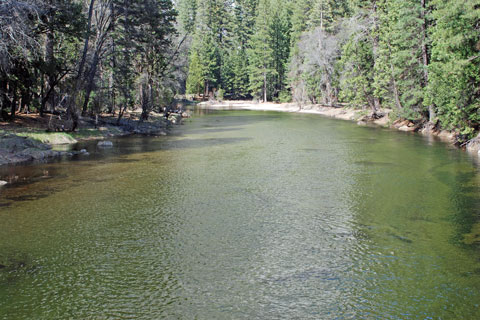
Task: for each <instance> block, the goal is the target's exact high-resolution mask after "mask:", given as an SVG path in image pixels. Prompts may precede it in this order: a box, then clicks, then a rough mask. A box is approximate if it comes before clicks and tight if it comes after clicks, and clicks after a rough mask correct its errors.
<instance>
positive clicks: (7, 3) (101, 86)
mask: <svg viewBox="0 0 480 320" xmlns="http://www.w3.org/2000/svg"><path fill="white" fill-rule="evenodd" d="M175 16H176V11H175V9H174V7H173V3H172V1H171V0H135V1H134V0H88V1H78V0H4V1H1V2H0V107H1V111H2V117H3V118H4V119H12V118H13V117H14V116H15V113H16V112H30V111H38V112H40V113H41V114H44V113H47V112H49V113H56V112H58V110H66V111H67V115H68V118H69V121H70V123H71V126H70V129H71V130H75V128H76V126H77V119H78V115H79V113H80V112H82V113H83V114H84V115H85V114H89V113H90V114H92V113H98V112H101V111H105V110H108V111H109V112H111V113H115V112H117V113H118V114H119V116H120V117H121V115H122V114H123V112H125V110H126V109H127V108H129V107H133V106H137V107H141V108H142V111H143V112H142V115H143V117H144V118H146V117H148V114H149V112H150V110H152V108H153V107H154V106H156V105H159V104H161V102H162V99H164V97H165V96H172V94H171V93H170V94H168V91H176V88H175V87H174V86H173V84H172V81H169V78H170V76H171V74H172V73H174V68H173V67H174V63H173V62H172V61H173V58H174V56H175V55H176V53H177V52H176V51H175V46H174V42H175V41H176V38H175V36H176V34H177V33H176V30H175Z"/></svg>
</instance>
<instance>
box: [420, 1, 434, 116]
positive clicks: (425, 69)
mask: <svg viewBox="0 0 480 320" xmlns="http://www.w3.org/2000/svg"><path fill="white" fill-rule="evenodd" d="M420 2H421V5H422V10H421V13H420V18H421V19H422V30H421V32H422V38H421V39H422V43H421V45H422V62H423V81H424V88H425V87H427V85H428V64H429V61H428V60H429V59H428V50H427V40H426V39H427V19H426V17H425V11H426V10H427V5H426V0H420ZM436 117H437V115H436V113H435V107H434V105H432V104H431V105H429V106H428V121H430V122H432V123H433V122H434V121H435V118H436Z"/></svg>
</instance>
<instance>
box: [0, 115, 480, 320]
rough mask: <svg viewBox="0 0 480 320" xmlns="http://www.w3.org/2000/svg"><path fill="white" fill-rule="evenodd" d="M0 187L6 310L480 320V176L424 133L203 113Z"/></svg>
mask: <svg viewBox="0 0 480 320" xmlns="http://www.w3.org/2000/svg"><path fill="white" fill-rule="evenodd" d="M113 141H114V147H113V148H111V149H97V147H96V145H95V143H86V144H84V145H82V146H79V148H80V147H86V148H87V149H88V150H89V152H90V153H91V156H89V157H82V156H78V157H77V159H76V160H75V161H58V162H53V163H46V164H37V165H28V166H17V167H7V168H1V169H0V179H1V178H2V177H3V178H4V179H5V178H10V179H12V178H14V177H17V178H16V181H17V182H16V183H14V184H11V185H10V186H7V187H6V188H4V189H2V190H1V191H0V264H1V265H0V319H161V318H165V319H480V308H479V304H480V249H479V248H480V246H479V243H480V236H479V234H480V225H479V221H480V175H479V169H478V166H477V165H476V164H475V161H474V159H473V158H471V157H470V156H469V155H468V154H467V153H464V152H462V151H460V150H457V149H454V148H449V147H448V146H446V145H445V144H443V143H441V142H436V141H432V140H430V139H428V138H425V137H422V136H420V135H415V134H406V133H402V132H395V131H391V130H387V129H380V128H371V127H360V126H357V125H355V124H354V123H350V122H346V121H340V120H332V119H327V118H322V117H319V116H315V115H305V114H290V113H275V112H257V111H210V112H206V111H204V112H200V111H197V113H196V115H195V117H194V118H193V119H191V120H189V121H187V123H186V124H185V125H183V126H178V127H176V128H174V129H173V132H172V134H171V135H170V136H167V137H158V138H140V137H129V138H122V139H117V140H113Z"/></svg>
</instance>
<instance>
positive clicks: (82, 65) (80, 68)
mask: <svg viewBox="0 0 480 320" xmlns="http://www.w3.org/2000/svg"><path fill="white" fill-rule="evenodd" d="M94 4H95V0H91V1H90V6H89V7H88V20H87V30H86V33H85V42H84V45H83V52H82V58H81V59H80V63H79V65H78V71H77V76H76V77H75V85H74V88H73V92H72V94H71V97H70V99H69V102H68V107H67V110H68V113H69V114H72V113H73V112H76V111H75V110H74V109H75V103H76V101H77V94H78V91H79V90H80V87H81V84H82V82H83V81H82V75H83V70H84V68H85V62H86V60H87V52H88V46H89V42H90V32H91V27H92V15H93V6H94ZM82 115H83V112H82Z"/></svg>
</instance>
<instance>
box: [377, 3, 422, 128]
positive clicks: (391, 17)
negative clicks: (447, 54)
mask: <svg viewBox="0 0 480 320" xmlns="http://www.w3.org/2000/svg"><path fill="white" fill-rule="evenodd" d="M422 15H423V8H422V4H421V1H418V0H385V1H384V2H383V3H382V5H381V6H380V7H379V22H380V26H381V27H380V29H379V49H378V50H379V51H378V59H377V61H378V71H379V72H378V73H377V75H376V76H377V88H376V95H377V96H379V97H382V98H383V99H384V100H385V101H384V105H387V104H389V101H388V100H390V104H391V105H392V107H394V108H396V109H397V113H398V114H399V115H400V116H402V117H405V118H409V119H418V118H420V117H421V113H422V112H423V111H424V106H423V100H424V99H423V98H424V97H423V95H424V88H425V86H426V82H425V78H424V62H423V56H422V53H423V51H422V50H423V45H424V43H423V41H424V39H423V33H422V32H419V31H420V30H422V26H423V24H424V20H422Z"/></svg>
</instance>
